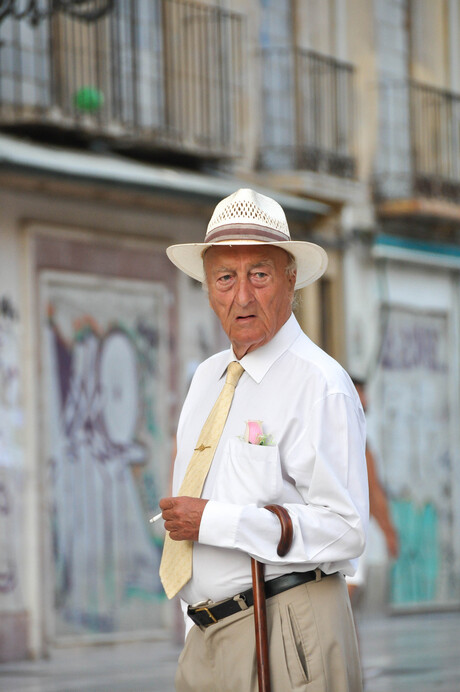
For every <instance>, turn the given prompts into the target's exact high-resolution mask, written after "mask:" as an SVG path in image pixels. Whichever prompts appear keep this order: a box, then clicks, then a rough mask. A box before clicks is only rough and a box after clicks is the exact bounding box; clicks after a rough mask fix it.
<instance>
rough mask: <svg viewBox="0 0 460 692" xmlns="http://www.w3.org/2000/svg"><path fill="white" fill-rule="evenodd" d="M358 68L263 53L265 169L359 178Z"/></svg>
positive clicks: (302, 55)
mask: <svg viewBox="0 0 460 692" xmlns="http://www.w3.org/2000/svg"><path fill="white" fill-rule="evenodd" d="M353 79H354V68H353V66H352V65H350V64H349V63H345V62H342V61H339V60H336V59H335V58H332V57H329V56H324V55H320V54H319V53H315V52H313V51H308V50H303V49H300V48H275V49H274V48H267V49H263V50H262V124H261V133H262V134H261V143H260V148H259V167H260V168H261V169H268V170H280V169H284V170H291V169H300V170H308V171H315V172H318V173H327V174H330V175H333V176H338V177H341V178H353V177H354V176H355V172H356V159H355V151H354V124H355V118H354V103H353Z"/></svg>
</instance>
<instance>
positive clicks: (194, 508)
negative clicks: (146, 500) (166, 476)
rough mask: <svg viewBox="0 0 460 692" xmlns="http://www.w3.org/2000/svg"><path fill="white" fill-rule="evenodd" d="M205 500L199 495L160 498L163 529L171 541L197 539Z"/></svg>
mask: <svg viewBox="0 0 460 692" xmlns="http://www.w3.org/2000/svg"><path fill="white" fill-rule="evenodd" d="M206 503H207V500H202V499H201V498H200V497H187V496H183V497H164V498H163V499H162V500H160V503H159V504H160V509H161V510H162V512H163V519H164V522H165V529H166V531H169V535H170V537H171V538H172V540H173V541H197V540H198V534H199V531H200V524H201V517H202V514H203V511H204V508H205V506H206Z"/></svg>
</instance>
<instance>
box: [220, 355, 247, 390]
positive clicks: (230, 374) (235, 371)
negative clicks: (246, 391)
mask: <svg viewBox="0 0 460 692" xmlns="http://www.w3.org/2000/svg"><path fill="white" fill-rule="evenodd" d="M243 372H244V368H243V366H242V365H240V363H237V362H236V360H232V362H231V363H230V364H229V366H228V368H227V379H226V380H225V383H226V384H231V385H233V387H236V385H237V384H238V380H239V379H240V377H241V375H242V374H243Z"/></svg>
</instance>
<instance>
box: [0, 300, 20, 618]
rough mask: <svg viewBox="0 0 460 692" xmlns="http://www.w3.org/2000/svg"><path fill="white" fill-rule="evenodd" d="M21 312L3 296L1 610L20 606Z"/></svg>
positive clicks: (0, 361)
mask: <svg viewBox="0 0 460 692" xmlns="http://www.w3.org/2000/svg"><path fill="white" fill-rule="evenodd" d="M18 325H19V315H18V311H17V309H16V308H15V307H14V305H13V303H12V302H11V300H10V299H9V298H8V297H7V296H1V297H0V610H4V609H8V610H14V609H18V608H21V605H22V596H21V589H20V556H21V551H20V541H21V539H22V537H23V522H22V516H23V514H22V509H23V487H24V482H23V481H24V468H23V463H24V452H23V446H22V442H21V435H22V431H23V411H22V404H21V397H20V372H19V353H20V348H19V326H18Z"/></svg>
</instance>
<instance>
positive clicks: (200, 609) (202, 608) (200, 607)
mask: <svg viewBox="0 0 460 692" xmlns="http://www.w3.org/2000/svg"><path fill="white" fill-rule="evenodd" d="M194 611H195V613H202V612H203V611H204V612H205V613H206V614H207V616H208V617H209V619H210V620H211V621H212V622H214V623H215V622H217V620H216V618H215V617H214V615H213V614H212V613H211V611H210V610H209V608H208V606H207V605H204V604H203V605H197V606H195V607H194Z"/></svg>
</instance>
